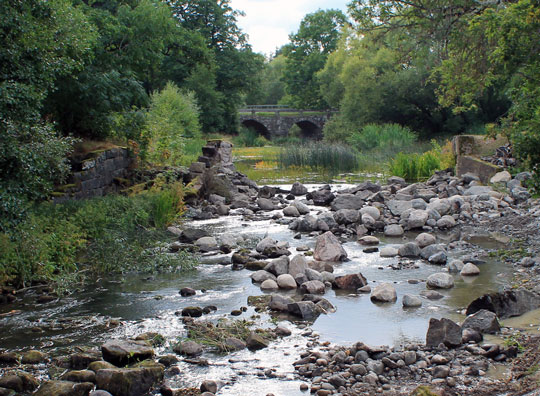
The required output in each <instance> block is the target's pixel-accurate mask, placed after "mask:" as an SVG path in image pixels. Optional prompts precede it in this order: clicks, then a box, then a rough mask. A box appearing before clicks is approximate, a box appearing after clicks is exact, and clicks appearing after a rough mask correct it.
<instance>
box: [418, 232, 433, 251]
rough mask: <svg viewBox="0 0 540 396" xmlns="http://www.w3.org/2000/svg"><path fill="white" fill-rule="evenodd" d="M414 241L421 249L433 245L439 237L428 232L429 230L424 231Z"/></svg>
mask: <svg viewBox="0 0 540 396" xmlns="http://www.w3.org/2000/svg"><path fill="white" fill-rule="evenodd" d="M414 241H415V242H416V243H417V244H418V246H419V247H420V248H421V249H423V248H425V247H426V246H429V245H433V244H434V243H435V242H436V241H437V239H436V238H435V236H433V235H431V234H428V233H427V232H422V233H421V234H418V235H417V237H416V238H415V239H414Z"/></svg>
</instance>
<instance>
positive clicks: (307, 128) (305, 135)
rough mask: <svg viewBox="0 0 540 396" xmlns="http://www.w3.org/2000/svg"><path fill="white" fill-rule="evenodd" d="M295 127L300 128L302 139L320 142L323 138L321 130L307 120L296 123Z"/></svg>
mask: <svg viewBox="0 0 540 396" xmlns="http://www.w3.org/2000/svg"><path fill="white" fill-rule="evenodd" d="M295 125H296V126H298V127H299V128H300V137H301V138H302V139H306V140H307V139H309V140H321V139H322V138H323V134H322V128H321V127H320V126H318V125H317V124H315V123H313V122H311V121H309V120H302V121H298V122H296V123H295Z"/></svg>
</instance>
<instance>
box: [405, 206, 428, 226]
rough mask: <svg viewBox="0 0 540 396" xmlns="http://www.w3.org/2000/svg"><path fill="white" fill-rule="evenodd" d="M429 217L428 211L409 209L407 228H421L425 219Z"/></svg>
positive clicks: (424, 223)
mask: <svg viewBox="0 0 540 396" xmlns="http://www.w3.org/2000/svg"><path fill="white" fill-rule="evenodd" d="M428 218H429V213H428V212H427V211H426V210H421V209H415V210H413V211H411V213H410V214H409V217H408V219H407V228H409V229H414V228H422V227H423V226H425V225H426V221H427V220H428Z"/></svg>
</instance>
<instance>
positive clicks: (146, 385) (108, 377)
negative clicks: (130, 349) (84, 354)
mask: <svg viewBox="0 0 540 396" xmlns="http://www.w3.org/2000/svg"><path fill="white" fill-rule="evenodd" d="M163 373H164V368H163V366H162V365H161V364H158V363H155V364H154V365H153V366H150V367H137V368H118V369H105V370H99V371H98V372H97V374H96V381H97V387H98V389H103V390H106V391H107V392H110V393H111V394H112V395H114V396H143V395H145V394H146V393H147V392H148V391H149V390H150V389H151V388H152V386H154V384H156V383H158V382H160V381H162V380H163Z"/></svg>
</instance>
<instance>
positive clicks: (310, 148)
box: [279, 142, 358, 173]
mask: <svg viewBox="0 0 540 396" xmlns="http://www.w3.org/2000/svg"><path fill="white" fill-rule="evenodd" d="M279 163H280V165H281V166H282V167H285V168H287V167H291V166H300V167H307V168H311V169H314V170H326V171H329V172H334V173H337V172H351V171H354V170H356V169H357V167H358V158H357V156H356V152H355V151H354V150H351V149H350V148H348V147H346V146H342V145H338V144H328V143H324V142H315V143H309V144H305V145H291V146H287V147H283V148H282V150H281V152H280V154H279Z"/></svg>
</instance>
